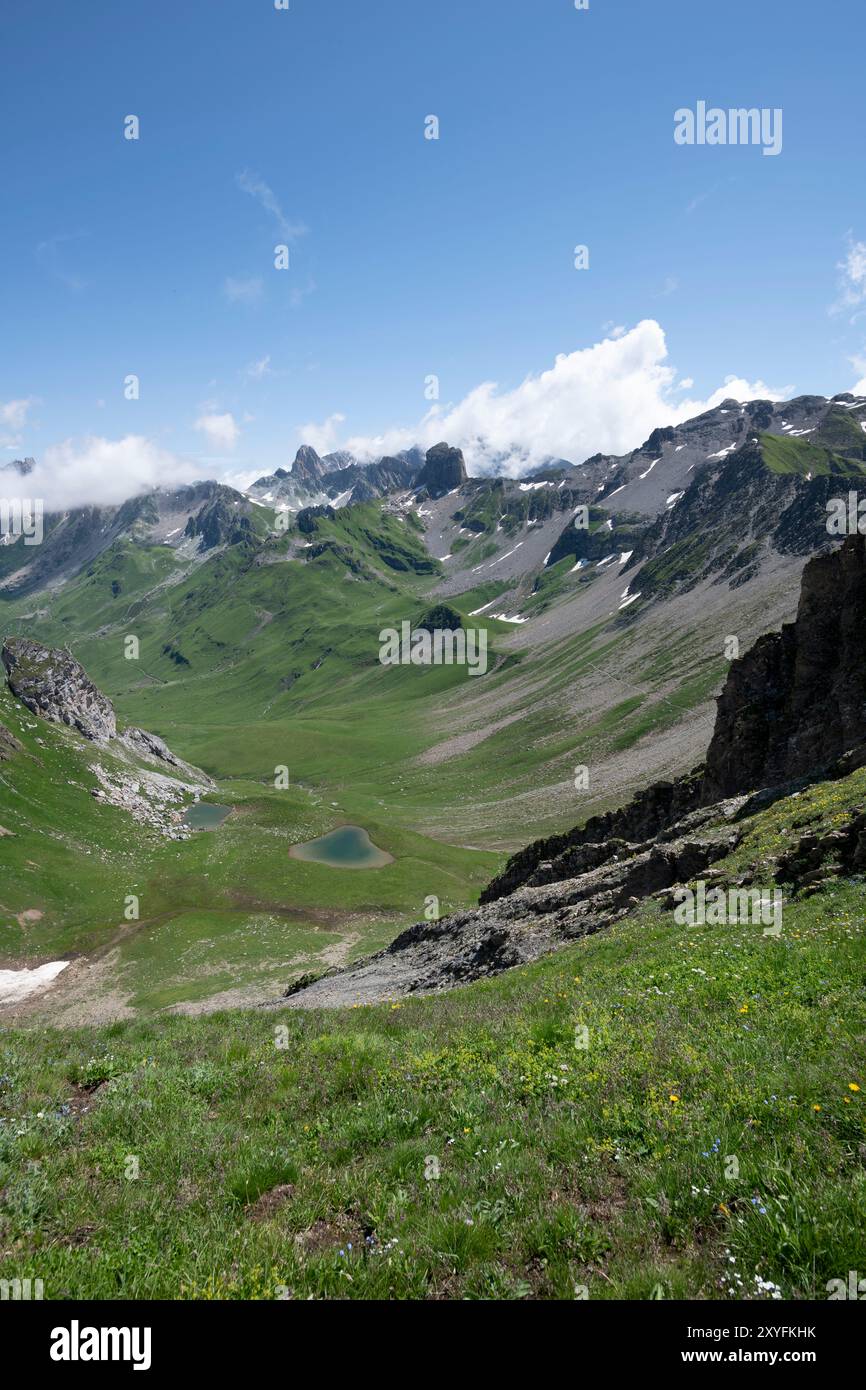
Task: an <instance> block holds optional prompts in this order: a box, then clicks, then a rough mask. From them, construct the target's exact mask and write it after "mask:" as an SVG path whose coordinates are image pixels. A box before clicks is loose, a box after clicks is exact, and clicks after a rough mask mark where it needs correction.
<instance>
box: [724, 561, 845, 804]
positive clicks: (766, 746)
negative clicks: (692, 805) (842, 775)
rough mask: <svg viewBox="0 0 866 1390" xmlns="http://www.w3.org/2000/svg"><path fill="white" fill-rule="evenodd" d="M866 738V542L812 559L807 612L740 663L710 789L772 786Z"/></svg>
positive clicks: (805, 582)
mask: <svg viewBox="0 0 866 1390" xmlns="http://www.w3.org/2000/svg"><path fill="white" fill-rule="evenodd" d="M864 738H866V539H864V537H863V536H852V537H850V539H849V540H847V541H845V542H844V544H843V545H842V546H840V547H839V548H838V549H837V550H835V551H833V552H831V553H830V554H829V555H820V556H818V557H816V558H815V559H814V560H810V562H809V563H808V564H807V565H806V568H805V569H804V571H803V579H802V586H801V590H800V603H799V607H798V610H797V619H796V621H795V622H793V623H786V624H785V626H784V627H783V628H782V630H781V632H770V633H767V634H766V636H764V637H760V638H759V639H758V641H757V642H756V643H755V644H754V646H753V647H752V648H751V649H750V650H749V651H748V652H747V653H746V654H745V656H743V657H742V659H741V660H739V661H735V662H734V663H733V665H732V666H731V670H730V673H729V675H728V679H727V681H726V682H725V687H724V690H723V691H722V693H721V695H720V696H719V701H718V713H717V717H716V727H715V732H714V733H713V738H712V741H711V743H710V746H709V749H708V750H707V760H706V773H705V778H704V786H703V795H704V797H705V798H707V799H717V798H719V797H723V796H732V795H734V794H736V793H737V792H740V791H746V790H751V789H752V788H755V787H772V786H776V785H778V784H779V783H782V782H789V781H791V779H792V778H795V777H801V776H804V775H805V774H807V773H810V772H812V771H813V770H815V769H816V768H820V767H823V766H826V765H827V764H828V763H830V762H832V761H833V760H834V759H836V758H838V757H840V756H841V754H842V753H844V752H846V751H847V750H848V749H849V748H853V747H855V745H857V744H859V743H860V742H862V741H863V740H864Z"/></svg>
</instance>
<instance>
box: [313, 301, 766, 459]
mask: <svg viewBox="0 0 866 1390" xmlns="http://www.w3.org/2000/svg"><path fill="white" fill-rule="evenodd" d="M667 356H668V350H667V344H666V342H665V335H664V331H663V329H662V328H661V326H660V324H658V323H657V322H656V321H655V320H654V319H644V320H643V321H642V322H641V323H639V324H637V325H636V326H635V327H634V328H632V329H631V330H630V331H628V332H626V333H623V334H622V335H621V336H619V337H610V338H605V339H604V340H603V341H602V342H600V343H596V344H594V345H593V346H592V347H589V348H583V349H581V350H579V351H577V352H571V353H567V354H566V353H563V354H561V355H560V356H558V357H557V358H556V361H555V363H554V365H553V366H552V367H551V368H550V369H549V370H548V371H545V372H542V373H540V375H536V376H528V377H527V378H526V379H525V380H524V381H523V382H522V383H521V384H520V385H519V386H517V387H515V388H514V389H513V390H511V391H500V389H499V387H498V385H497V384H496V383H495V382H490V381H488V382H483V383H482V384H481V385H480V386H477V387H476V388H475V389H474V390H473V391H470V392H469V394H468V395H467V396H466V397H464V399H463V400H462V401H460V402H458V403H457V404H456V405H448V406H439V405H437V406H435V407H434V408H433V409H432V410H431V411H429V412H428V414H427V415H425V416H424V417H423V419H422V420H421V421H420V422H419V423H418V424H417V425H415V426H413V427H411V428H408V429H407V428H394V429H390V430H386V431H384V432H383V433H382V434H380V435H377V436H375V437H357V438H350V439H348V440H347V441H346V443H345V447H346V448H348V449H350V450H352V452H353V453H355V454H357V455H358V456H359V457H363V458H370V457H378V456H380V455H382V454H393V453H397V452H398V451H399V450H400V449H405V448H408V447H410V446H411V445H413V444H418V445H420V446H422V447H424V448H429V446H430V445H431V444H435V443H436V442H437V441H439V440H441V439H445V440H447V441H448V442H449V443H450V444H455V445H457V446H459V447H460V448H462V449H463V451H464V454H465V456H466V462H467V466H468V468H469V471H470V472H473V473H489V472H500V473H505V474H508V475H510V476H512V477H514V476H517V475H518V474H520V473H522V472H523V471H525V469H526V468H527V467H528V466H531V465H533V464H538V463H541V462H543V461H544V460H545V459H547V458H551V457H553V458H560V457H561V458H567V459H570V460H571V461H572V462H574V463H580V462H582V461H583V460H584V459H585V458H587V457H589V456H590V455H591V454H594V453H612V454H622V453H626V452H627V451H628V450H629V449H633V448H635V447H636V446H637V445H639V444H642V443H643V441H644V440H645V439H646V438H647V437H648V435H649V434H650V433H651V431H652V430H653V429H655V427H656V426H657V425H672V424H678V423H679V422H680V421H682V420H687V419H689V418H690V417H691V416H693V415H699V414H700V413H701V412H702V411H704V410H709V409H711V408H712V407H713V406H715V405H718V404H719V402H720V401H723V400H724V399H725V397H727V396H731V397H734V398H735V399H737V400H750V399H755V398H756V397H759V398H762V399H774V400H781V399H784V398H785V396H786V395H787V394H788V393H789V392H791V391H792V390H793V388H792V387H783V388H780V389H774V388H771V387H769V386H767V385H765V383H764V382H762V381H756V382H749V381H745V380H744V379H743V378H742V377H736V376H729V377H727V378H726V379H725V381H724V383H723V385H722V386H720V387H719V388H718V389H717V390H715V391H713V392H712V394H711V395H710V396H709V397H708V398H707V399H706V400H699V399H694V398H688V399H682V398H681V395H680V392H681V389H682V388H684V387H685V389H690V387H689V386H687V385H686V383H687V382H689V380H690V379H689V378H688V377H686V378H684V379H683V380H682V381H680V383H679V387H678V386H677V380H678V376H679V374H678V372H677V370H676V368H674V367H672V366H669V365H668V364H667ZM334 422H337V423H339V420H338V417H336V416H331V417H330V420H329V421H326V423H325V425H324V426H321V427H318V428H321V429H323V430H324V431H325V432H326V434H327V436H328V445H329V447H330V448H333V447H334V445H335V444H336V442H337V441H336V437H335V436H336V428H335V423H334ZM316 428H317V427H316V426H314V425H307V426H306V427H305V430H304V432H303V434H302V437H303V438H304V440H305V442H307V443H313V437H314V434H315V430H316Z"/></svg>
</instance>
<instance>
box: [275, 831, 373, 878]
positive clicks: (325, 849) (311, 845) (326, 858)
mask: <svg viewBox="0 0 866 1390" xmlns="http://www.w3.org/2000/svg"><path fill="white" fill-rule="evenodd" d="M289 854H290V855H291V857H292V858H293V859H303V860H305V861H306V862H307V863H311V864H327V865H328V866H329V867H330V868H332V869H381V868H384V866H385V865H386V864H393V862H394V856H393V854H388V853H387V851H385V850H383V849H379V848H378V846H377V845H374V844H373V841H372V840H371V839H370V836H369V835H368V834H367V832H366V830H363V829H362V828H361V826H360V825H341V826H339V827H338V828H337V829H336V830H332V831H330V833H329V834H327V835H321V836H320V837H319V839H318V840H308V841H307V842H306V844H302V845H292V847H291V849H290V850H289Z"/></svg>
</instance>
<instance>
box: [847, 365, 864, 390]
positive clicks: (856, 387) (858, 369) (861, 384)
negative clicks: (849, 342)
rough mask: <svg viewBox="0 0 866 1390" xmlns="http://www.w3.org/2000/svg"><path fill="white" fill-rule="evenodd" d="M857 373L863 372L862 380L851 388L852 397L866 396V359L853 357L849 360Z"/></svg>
mask: <svg viewBox="0 0 866 1390" xmlns="http://www.w3.org/2000/svg"><path fill="white" fill-rule="evenodd" d="M848 360H849V361H850V363H851V366H852V367H853V368H854V370H855V372H862V373H863V375H862V376H861V378H860V380H859V381H857V382H855V383H854V385H853V386H852V387H851V395H852V396H866V357H851V358H849V359H848Z"/></svg>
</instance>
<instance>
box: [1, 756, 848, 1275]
mask: <svg viewBox="0 0 866 1390" xmlns="http://www.w3.org/2000/svg"><path fill="white" fill-rule="evenodd" d="M864 797H866V774H864V773H858V774H855V775H854V776H853V777H851V778H849V779H848V780H847V781H845V782H840V783H834V784H827V785H825V786H817V787H814V788H811V789H810V790H809V791H807V792H806V793H804V794H803V795H801V796H800V797H798V798H796V799H794V800H791V801H782V802H779V803H777V804H776V805H775V806H774V807H772V808H771V809H770V810H768V811H766V812H764V813H763V814H762V815H760V816H758V817H756V818H755V819H754V820H753V822H752V823H751V824H750V826H749V829H748V833H747V835H746V837H745V839H744V841H743V843H742V844H741V846H740V848H739V849H738V851H737V858H736V860H734V861H732V863H733V866H734V867H735V866H736V864H739V863H742V865H743V866H745V864H746V863H751V862H753V863H756V864H757V865H760V864H761V862H762V860H763V859H765V858H766V856H768V855H770V854H772V853H777V852H778V851H779V849H780V848H781V847H782V846H784V845H785V843H786V834H787V832H788V830H789V829H790V826H791V824H792V821H793V820H795V819H796V820H797V822H798V823H805V822H804V818H805V820H808V821H809V823H810V824H815V825H816V826H818V825H819V824H823V825H824V826H825V828H826V827H829V826H831V825H832V824H834V823H835V821H836V820H837V819H838V818H840V817H842V816H844V814H845V812H846V810H847V808H848V807H850V805H851V804H854V803H858V804H860V803H862V801H863V799H864ZM863 902H864V885H863V883H862V881H861V880H859V879H856V880H848V881H842V882H834V883H832V884H829V885H828V884H825V885H823V886H822V888H821V891H819V892H817V893H815V894H814V895H813V896H811V897H809V898H806V899H804V900H802V901H794V902H792V903H788V904H786V907H785V913H784V929H783V933H782V936H781V937H779V938H766V937H764V936H763V935H762V932H761V929H760V928H759V927H752V926H736V927H735V926H728V927H718V926H707V927H699V926H692V927H687V928H683V927H681V926H678V925H677V924H676V923H675V922H674V920H673V917H672V915H671V914H670V913H665V912H663V911H661V910H660V908H659V906H658V905H657V904H656V903H654V902H648V903H646V904H644V906H643V907H642V908H640V909H639V910H638V911H637V912H636V913H634V914H633V915H632V916H631V917H630V918H628V919H627V920H625V921H623V922H621V923H619V924H618V925H617V926H616V927H614V928H612V929H610V930H608V931H606V932H604V933H602V934H600V935H598V936H595V937H591V938H588V939H586V940H585V941H583V942H582V943H580V944H578V945H575V946H574V947H572V948H569V949H568V950H565V951H562V952H560V953H557V954H556V955H555V956H553V957H551V958H549V959H547V960H545V961H542V962H539V963H537V964H535V965H534V966H531V967H528V968H525V969H521V970H517V971H513V972H509V973H508V974H506V975H504V976H501V977H499V978H497V979H494V980H490V981H486V982H483V983H479V984H476V985H474V986H472V987H470V988H467V989H461V990H457V991H454V992H452V993H450V994H448V995H446V996H440V997H437V998H435V999H421V1000H409V1001H405V1002H403V1003H402V1004H400V1005H399V1006H395V1005H392V1006H389V1005H384V1006H380V1007H376V1008H370V1009H354V1010H349V1011H343V1012H337V1013H334V1014H330V1015H325V1014H304V1013H298V1012H294V1011H277V1012H274V1013H267V1014H263V1013H261V1012H248V1013H226V1014H223V1015H212V1016H210V1017H208V1018H206V1019H198V1020H188V1019H177V1018H166V1017H162V1018H160V1019H158V1020H157V1019H154V1020H150V1021H147V1022H137V1023H131V1024H123V1023H120V1024H116V1025H114V1026H112V1027H110V1028H107V1029H102V1030H92V1029H91V1030H86V1031H79V1032H66V1033H58V1032H54V1031H50V1030H48V1031H42V1032H40V1033H38V1034H35V1033H33V1032H17V1033H12V1034H8V1035H6V1036H5V1037H4V1038H3V1039H2V1044H0V1073H2V1075H0V1114H2V1116H3V1120H4V1122H3V1124H2V1125H0V1247H2V1250H3V1252H4V1255H3V1258H2V1261H0V1274H2V1277H4V1278H12V1277H15V1276H19V1277H26V1276H28V1275H29V1276H38V1277H41V1278H42V1279H44V1281H45V1296H46V1297H48V1298H56V1297H63V1296H72V1297H160V1298H178V1297H184V1298H196V1297H197V1298H277V1297H285V1296H292V1297H295V1298H306V1297H309V1296H316V1297H343V1298H393V1297H398V1298H428V1297H430V1298H451V1299H454V1298H481V1299H486V1298H508V1299H519V1298H524V1297H530V1296H535V1297H541V1298H553V1299H572V1298H574V1297H575V1296H576V1292H577V1294H578V1296H580V1294H581V1291H583V1290H585V1291H586V1294H588V1296H589V1297H590V1298H593V1299H595V1298H603V1299H605V1298H649V1297H658V1296H663V1297H668V1298H709V1299H718V1298H731V1297H733V1298H761V1297H769V1296H772V1289H769V1288H768V1287H767V1284H771V1285H772V1286H775V1287H776V1288H778V1289H779V1291H780V1292H781V1295H782V1296H783V1297H785V1298H800V1299H823V1298H826V1296H827V1292H826V1284H827V1281H828V1280H830V1279H835V1278H846V1277H847V1271H848V1270H849V1269H851V1268H854V1269H856V1268H860V1269H862V1268H863V1265H864V1261H866V1170H864V1163H863V1154H864V1152H866V1115H864V1108H863V1107H864V1103H866V1102H864V1096H866V1076H864V1070H863V1068H864V1051H863V1036H864V1031H866V997H864V989H863V984H864V978H866V975H864V969H866V953H864V914H863ZM582 1029H586V1030H587V1032H586V1034H585V1035H584V1034H582V1033H581V1032H579V1031H578V1030H582ZM584 1036H585V1037H586V1041H587V1046H586V1047H582V1046H576V1041H577V1040H578V1038H581V1039H582V1038H583V1037H584ZM131 1160H134V1161H133V1162H131ZM135 1172H137V1174H138V1175H137V1177H131V1176H129V1174H130V1173H135ZM437 1174H438V1176H437ZM758 1280H761V1281H764V1283H763V1284H759V1283H758V1282H757V1281H758ZM287 1291H288V1294H287Z"/></svg>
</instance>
